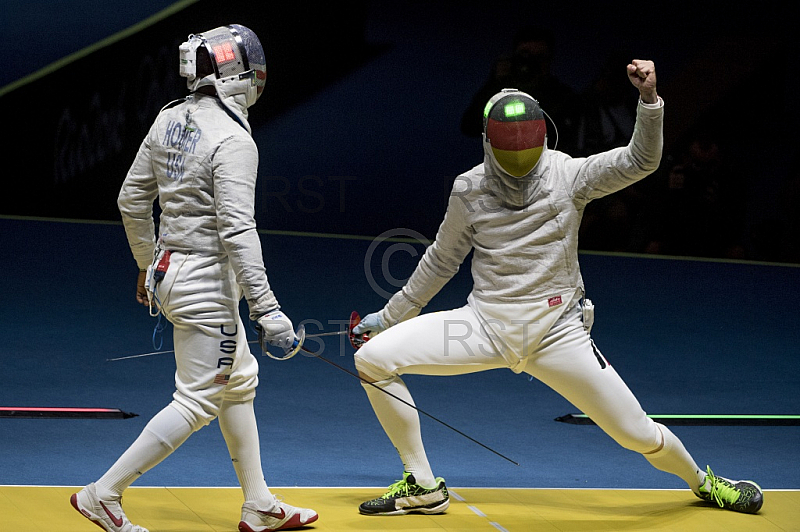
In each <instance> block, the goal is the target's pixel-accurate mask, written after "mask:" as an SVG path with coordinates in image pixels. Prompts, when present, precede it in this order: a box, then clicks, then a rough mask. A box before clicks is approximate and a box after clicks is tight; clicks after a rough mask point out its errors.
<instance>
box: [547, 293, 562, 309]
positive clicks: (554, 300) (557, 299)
mask: <svg viewBox="0 0 800 532" xmlns="http://www.w3.org/2000/svg"><path fill="white" fill-rule="evenodd" d="M560 304H561V296H556V297H551V298H550V299H548V300H547V306H548V307H555V306H556V305H560Z"/></svg>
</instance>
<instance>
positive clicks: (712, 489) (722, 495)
mask: <svg viewBox="0 0 800 532" xmlns="http://www.w3.org/2000/svg"><path fill="white" fill-rule="evenodd" d="M706 474H707V475H708V476H707V477H706V482H705V484H703V485H702V486H700V490H699V491H700V494H695V495H697V496H698V497H700V498H701V499H703V500H704V501H708V502H713V503H714V504H717V505H718V506H719V507H720V508H726V509H728V510H733V511H735V512H744V513H746V514H754V513H756V512H758V511H759V510H760V509H761V505H762V504H764V494H763V492H762V491H761V488H760V487H759V486H758V484H756V483H755V482H753V481H751V480H728V479H727V478H723V477H718V476H716V475H714V473H712V472H711V467H708V466H707V467H706Z"/></svg>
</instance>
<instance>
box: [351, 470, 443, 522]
mask: <svg viewBox="0 0 800 532" xmlns="http://www.w3.org/2000/svg"><path fill="white" fill-rule="evenodd" d="M448 506H450V495H449V494H448V493H447V486H445V484H444V479H443V478H442V477H437V478H436V487H435V488H423V487H422V486H420V485H419V484H417V480H416V479H415V478H414V475H412V474H411V473H407V472H403V480H398V481H397V482H395V483H394V484H392V485H391V486H389V491H387V492H386V493H384V494H383V495H381V496H380V497H378V498H377V499H372V500H370V501H366V502H363V503H361V505H360V506H359V507H358V511H359V512H361V513H362V514H364V515H403V514H407V513H411V512H417V513H422V514H441V513H444V511H445V510H447V507H448Z"/></svg>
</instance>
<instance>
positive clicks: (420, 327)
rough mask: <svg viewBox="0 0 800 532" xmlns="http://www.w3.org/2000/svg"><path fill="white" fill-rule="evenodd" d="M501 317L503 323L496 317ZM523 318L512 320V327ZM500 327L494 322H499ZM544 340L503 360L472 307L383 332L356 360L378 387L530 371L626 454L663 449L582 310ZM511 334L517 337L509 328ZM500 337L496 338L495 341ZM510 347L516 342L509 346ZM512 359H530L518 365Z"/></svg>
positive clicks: (532, 338) (533, 340)
mask: <svg viewBox="0 0 800 532" xmlns="http://www.w3.org/2000/svg"><path fill="white" fill-rule="evenodd" d="M495 317H496V316H495ZM518 317H519V314H516V315H515V314H509V319H508V323H509V324H510V323H511V321H513V319H516V318H518ZM493 319H494V318H493ZM546 319H547V316H544V317H543V319H542V321H541V325H542V326H543V327H546V328H547V329H546V333H545V334H544V335H543V336H538V335H536V334H530V335H517V337H520V338H521V337H526V338H528V339H529V342H530V343H529V344H528V345H522V346H519V345H509V347H511V348H512V349H510V350H509V349H506V350H505V351H506V352H505V353H500V352H499V351H498V349H497V348H496V347H495V346H496V345H497V344H498V342H497V338H496V335H497V331H498V330H500V329H502V328H498V327H494V330H493V331H488V332H487V328H486V327H485V326H482V325H481V324H482V323H485V317H479V316H478V314H477V313H476V312H475V310H474V309H473V308H472V306H470V305H467V306H465V307H462V308H459V309H455V310H450V311H444V312H434V313H429V314H422V315H420V316H418V317H416V318H412V319H410V320H408V321H405V322H403V323H399V324H397V325H395V326H394V327H391V328H390V329H388V330H386V331H384V332H382V333H381V334H379V335H377V336H375V337H374V338H372V339H370V341H369V342H368V343H366V344H365V345H364V346H363V347H361V349H359V350H358V351H357V352H356V355H355V361H356V368H357V369H358V370H359V371H360V372H362V373H363V374H364V375H367V376H369V377H370V378H372V379H375V380H376V381H378V384H380V382H381V381H388V380H390V379H393V378H395V377H398V376H400V375H404V374H422V375H460V374H466V373H473V372H477V371H486V370H490V369H497V368H513V369H514V370H515V371H519V370H521V371H524V372H525V373H528V374H530V375H532V376H533V377H535V378H536V379H538V380H540V381H541V382H543V383H544V384H546V385H548V386H549V387H551V388H552V389H553V390H555V391H556V392H558V393H559V394H560V395H562V396H563V397H564V398H565V399H567V400H568V401H569V402H571V403H572V404H573V405H574V406H575V407H576V408H578V409H579V410H581V411H582V412H584V413H585V414H586V415H588V416H589V417H590V418H591V419H592V420H593V421H594V422H595V423H596V424H597V425H598V426H599V427H601V428H602V429H603V430H604V431H605V432H606V433H607V434H609V435H610V436H611V437H612V438H613V439H614V440H616V441H617V442H618V443H619V444H620V445H622V446H623V447H625V448H628V449H631V450H634V451H637V452H640V453H647V452H652V451H654V450H656V449H658V448H659V447H660V446H661V445H662V438H661V434H660V432H659V431H658V428H657V427H656V424H655V423H654V422H653V421H652V420H651V419H650V418H648V417H647V416H646V414H645V412H644V411H643V410H642V407H641V406H640V404H639V402H638V400H637V399H636V398H635V397H634V395H633V393H631V391H630V389H628V387H627V385H626V384H625V383H624V382H623V381H622V379H621V378H620V376H619V375H618V374H617V372H616V371H614V369H613V368H612V367H611V366H610V365H609V364H608V362H607V361H606V359H605V358H604V357H603V355H602V354H601V353H600V351H599V350H598V349H597V348H596V347H595V346H594V343H593V342H592V340H591V338H590V336H589V334H588V333H587V332H586V331H585V329H584V328H583V322H582V319H581V310H580V306H579V305H573V306H572V308H571V309H569V310H567V311H566V312H565V313H564V314H563V315H560V316H557V320H555V319H554V321H555V323H554V324H553V325H552V326H550V324H549V323H546ZM508 329H509V330H512V329H513V326H512V325H509V327H508ZM493 336H494V337H493ZM503 340H504V341H505V342H506V343H509V338H504V339H503ZM508 352H515V353H522V354H523V355H522V356H523V358H522V359H521V360H516V359H514V358H513V357H509V355H508Z"/></svg>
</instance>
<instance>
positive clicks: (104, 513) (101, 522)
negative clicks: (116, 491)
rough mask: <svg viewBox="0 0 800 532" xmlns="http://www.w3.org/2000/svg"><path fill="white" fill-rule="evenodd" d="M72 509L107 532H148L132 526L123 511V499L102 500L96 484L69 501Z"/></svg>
mask: <svg viewBox="0 0 800 532" xmlns="http://www.w3.org/2000/svg"><path fill="white" fill-rule="evenodd" d="M69 502H70V504H72V507H73V508H75V509H76V510H78V511H79V512H80V513H81V514H83V516H84V517H85V518H86V519H89V520H90V521H91V522H93V523H94V524H96V525H97V526H99V527H100V528H102V529H103V530H106V532H148V531H147V529H146V528H143V527H140V526H137V525H134V524H131V522H130V521H128V518H127V516H126V515H125V512H123V511H122V497H120V498H118V499H110V500H101V499H100V498H99V497H98V496H97V491H96V490H95V485H94V483H91V484H89V485H88V486H86V487H85V488H83V489H82V490H81V491H79V492H78V493H73V494H72V497H70V499H69Z"/></svg>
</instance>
